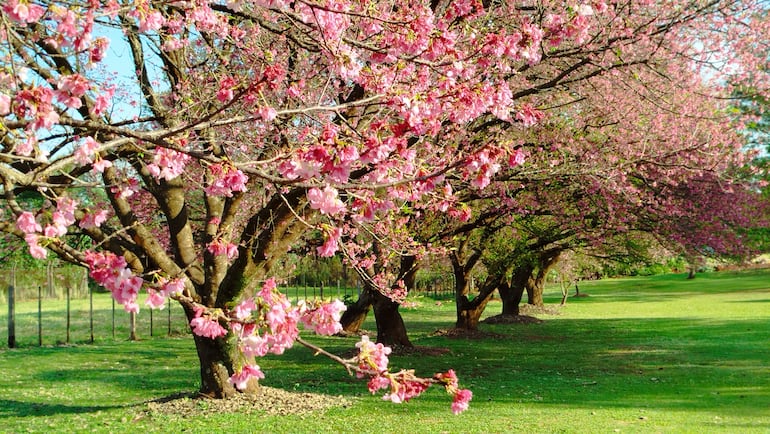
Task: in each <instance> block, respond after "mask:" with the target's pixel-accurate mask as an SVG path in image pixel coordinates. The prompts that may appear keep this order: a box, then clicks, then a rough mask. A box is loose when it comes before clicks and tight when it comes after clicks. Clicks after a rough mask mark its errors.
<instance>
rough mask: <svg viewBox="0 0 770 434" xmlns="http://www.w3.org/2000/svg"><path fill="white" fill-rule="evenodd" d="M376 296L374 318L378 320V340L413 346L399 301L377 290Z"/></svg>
mask: <svg viewBox="0 0 770 434" xmlns="http://www.w3.org/2000/svg"><path fill="white" fill-rule="evenodd" d="M372 295H373V297H374V302H373V305H374V319H375V321H376V322H377V342H379V343H381V344H383V345H388V346H394V345H396V346H402V347H413V346H414V345H412V342H411V341H410V340H409V337H408V336H407V334H406V326H405V325H404V319H403V318H401V313H400V312H399V311H398V306H399V305H398V303H396V302H394V301H393V300H391V299H389V298H388V297H386V296H384V295H382V294H380V293H379V292H376V293H374V294H372Z"/></svg>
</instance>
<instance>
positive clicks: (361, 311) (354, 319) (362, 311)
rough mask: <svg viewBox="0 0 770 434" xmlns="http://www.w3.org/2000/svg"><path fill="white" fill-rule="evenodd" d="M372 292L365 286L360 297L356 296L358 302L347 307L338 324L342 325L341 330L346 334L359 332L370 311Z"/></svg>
mask: <svg viewBox="0 0 770 434" xmlns="http://www.w3.org/2000/svg"><path fill="white" fill-rule="evenodd" d="M372 301H373V296H372V290H371V289H369V286H368V285H366V286H365V287H364V288H363V289H362V290H361V295H359V296H358V300H356V302H355V303H353V304H351V305H349V306H348V308H347V310H345V312H343V314H342V317H341V318H340V324H342V330H343V331H345V332H346V333H358V332H359V331H361V326H362V325H363V324H364V321H365V320H366V317H367V315H369V311H370V310H371V309H372Z"/></svg>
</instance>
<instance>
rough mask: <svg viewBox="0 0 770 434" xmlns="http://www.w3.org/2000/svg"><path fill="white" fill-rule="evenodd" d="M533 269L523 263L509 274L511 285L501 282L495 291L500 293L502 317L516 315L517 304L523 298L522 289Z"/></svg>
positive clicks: (517, 311)
mask: <svg viewBox="0 0 770 434" xmlns="http://www.w3.org/2000/svg"><path fill="white" fill-rule="evenodd" d="M532 271H533V267H532V265H531V264H529V263H525V264H523V265H521V266H519V267H516V268H515V269H514V270H513V272H512V273H511V283H510V284H508V283H507V282H502V283H501V285H500V287H498V288H497V291H498V292H499V293H500V299H501V300H502V302H503V311H502V314H503V315H518V314H519V304H520V303H521V298H522V297H523V296H524V288H525V287H526V285H527V281H528V280H529V278H530V276H532Z"/></svg>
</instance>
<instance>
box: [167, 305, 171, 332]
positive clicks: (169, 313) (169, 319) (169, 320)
mask: <svg viewBox="0 0 770 434" xmlns="http://www.w3.org/2000/svg"><path fill="white" fill-rule="evenodd" d="M168 336H171V300H169V301H168Z"/></svg>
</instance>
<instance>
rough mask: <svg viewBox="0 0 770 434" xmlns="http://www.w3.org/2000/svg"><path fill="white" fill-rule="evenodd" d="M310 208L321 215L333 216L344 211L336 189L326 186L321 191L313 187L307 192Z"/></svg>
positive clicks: (343, 205)
mask: <svg viewBox="0 0 770 434" xmlns="http://www.w3.org/2000/svg"><path fill="white" fill-rule="evenodd" d="M307 199H308V200H309V201H310V207H311V208H313V209H317V210H319V211H321V214H328V215H335V214H339V213H341V212H343V211H345V204H344V203H342V201H341V200H340V198H339V196H338V194H337V189H336V188H334V187H330V186H328V185H327V186H326V187H324V189H323V190H321V189H319V188H316V187H313V188H311V189H310V190H308V192H307Z"/></svg>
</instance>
